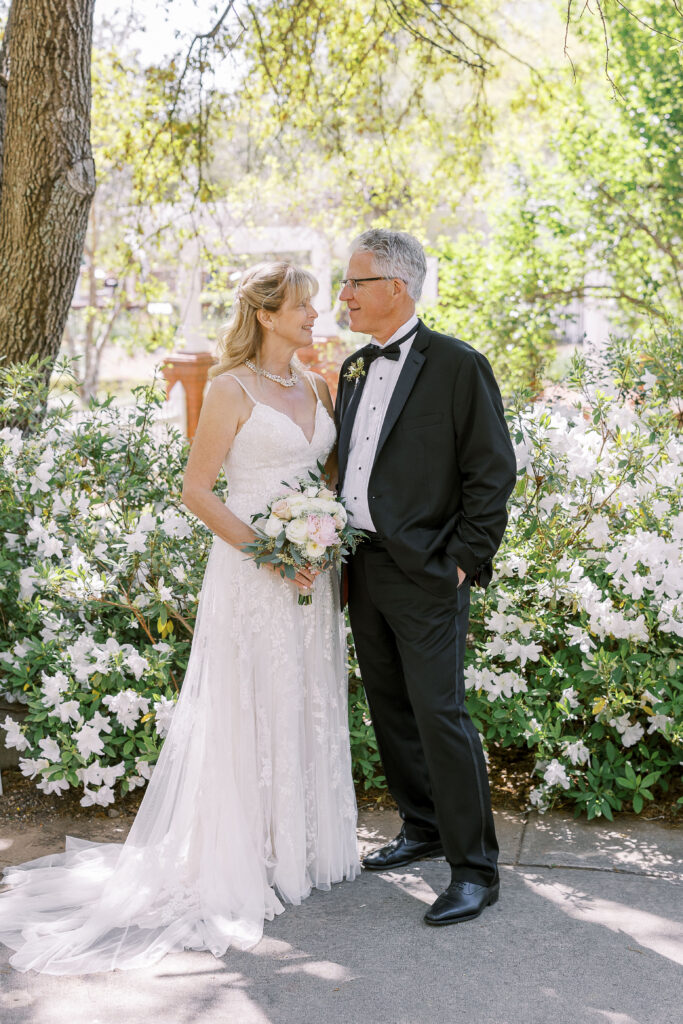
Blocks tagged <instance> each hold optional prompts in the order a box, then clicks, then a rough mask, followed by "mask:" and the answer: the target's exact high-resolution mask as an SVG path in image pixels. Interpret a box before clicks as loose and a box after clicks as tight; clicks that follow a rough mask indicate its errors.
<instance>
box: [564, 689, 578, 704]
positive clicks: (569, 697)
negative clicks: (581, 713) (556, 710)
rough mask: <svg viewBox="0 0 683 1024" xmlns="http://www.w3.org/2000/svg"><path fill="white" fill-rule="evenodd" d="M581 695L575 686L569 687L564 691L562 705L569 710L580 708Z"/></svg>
mask: <svg viewBox="0 0 683 1024" xmlns="http://www.w3.org/2000/svg"><path fill="white" fill-rule="evenodd" d="M578 698H579V695H578V693H577V692H576V690H575V689H574V687H573V686H568V687H567V689H566V690H563V691H562V696H561V697H560V704H564V705H565V706H566V707H568V708H578V706H579V699H578Z"/></svg>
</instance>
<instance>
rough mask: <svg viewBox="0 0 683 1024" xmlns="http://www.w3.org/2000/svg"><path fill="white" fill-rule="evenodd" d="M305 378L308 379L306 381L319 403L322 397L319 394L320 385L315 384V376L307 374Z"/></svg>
mask: <svg viewBox="0 0 683 1024" xmlns="http://www.w3.org/2000/svg"><path fill="white" fill-rule="evenodd" d="M304 376H305V377H306V380H307V381H308V383H309V384H310V385H311V387H312V388H313V393H314V394H315V397H316V398H317V399H318V401H321V398H320V395H319V394H318V385H317V384H316V382H315V374H313V373H308V372H306V373H305V374H304Z"/></svg>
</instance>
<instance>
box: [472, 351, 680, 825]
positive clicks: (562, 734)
mask: <svg viewBox="0 0 683 1024" xmlns="http://www.w3.org/2000/svg"><path fill="white" fill-rule="evenodd" d="M657 351H658V352H660V353H661V352H662V346H660V348H659V349H658V350H656V351H655V353H654V354H652V355H651V356H650V357H649V358H647V359H645V358H643V356H642V352H640V351H639V349H638V347H637V346H635V345H630V346H629V345H624V344H622V345H615V347H614V348H613V350H612V351H611V353H610V357H609V365H608V367H607V369H608V370H610V371H611V373H610V374H609V376H608V375H607V374H606V371H605V367H604V366H603V367H602V368H599V367H598V368H596V367H593V368H591V367H589V366H588V365H587V363H586V361H585V360H583V359H580V358H579V359H576V360H575V362H574V366H573V370H572V373H571V375H570V380H569V382H568V387H569V391H568V392H567V395H565V396H564V397H563V399H562V406H561V407H560V408H558V407H557V406H553V405H548V404H543V403H542V402H539V403H538V404H534V405H529V406H527V407H525V408H521V409H519V410H517V411H516V412H514V413H513V414H512V415H511V417H510V430H511V434H512V438H513V442H514V443H515V446H516V453H517V459H518V471H519V480H518V485H517V488H516V490H515V493H514V495H513V498H512V501H511V506H510V523H509V526H508V530H507V533H506V536H505V540H504V543H503V546H502V548H501V550H500V552H499V554H498V557H497V559H496V574H495V577H494V582H493V584H492V585H491V587H490V588H489V589H488V590H487V591H486V593H483V592H481V591H478V592H476V593H474V594H473V605H472V620H471V631H472V641H473V642H472V645H471V647H470V649H469V653H468V664H467V668H466V683H467V687H468V690H469V695H468V707H469V709H470V711H471V713H472V715H473V718H474V720H475V722H476V724H477V727H478V728H479V730H480V732H481V733H482V734H483V735H484V737H485V740H489V741H494V742H497V743H501V744H503V745H505V746H508V745H511V744H514V745H522V744H527V745H528V746H529V747H533V748H535V751H536V754H537V762H536V767H535V774H536V777H537V784H536V786H535V788H534V789H533V790H532V793H531V801H532V803H533V804H534V805H536V806H537V807H538V808H540V809H545V808H547V807H550V806H552V804H553V803H554V802H556V801H557V800H558V799H559V798H561V799H563V800H565V801H567V800H568V801H571V802H573V803H574V804H575V806H576V809H577V813H578V811H579V810H585V811H587V814H588V817H589V818H592V817H595V816H599V815H605V816H606V817H607V818H611V817H612V812H613V811H620V810H622V809H624V810H626V809H628V810H631V809H632V810H633V811H635V812H637V813H638V812H640V811H641V810H642V808H643V806H644V804H645V802H646V801H647V800H651V799H653V798H654V796H655V795H656V794H657V792H660V793H661V791H666V790H667V789H668V786H669V784H670V780H671V779H672V778H673V775H674V772H675V771H676V770H677V766H678V765H679V764H680V761H681V736H682V731H683V730H682V727H681V712H682V711H683V660H682V659H681V637H683V561H682V554H683V509H682V506H681V496H682V491H683V442H682V438H681V434H680V432H679V428H680V421H681V413H682V411H683V409H682V407H681V403H680V387H681V382H682V380H683V377H682V376H681V373H682V371H683V366H681V362H682V360H681V357H680V351H681V344H680V335H679V336H676V335H675V334H674V335H673V336H672V337H670V338H667V339H666V345H665V347H664V359H665V362H664V363H663V364H662V365H663V366H665V367H667V368H668V369H663V370H662V372H661V373H660V374H659V375H658V374H657V373H656V372H653V370H657V366H658V360H657V358H656V354H657ZM676 365H677V366H678V374H677V375H676V374H675V373H673V374H672V373H671V372H670V371H671V368H672V366H673V367H675V366H676ZM676 376H677V381H676ZM674 381H675V382H676V386H674V385H673V383H672V382H674ZM676 387H677V388H678V392H677V391H676Z"/></svg>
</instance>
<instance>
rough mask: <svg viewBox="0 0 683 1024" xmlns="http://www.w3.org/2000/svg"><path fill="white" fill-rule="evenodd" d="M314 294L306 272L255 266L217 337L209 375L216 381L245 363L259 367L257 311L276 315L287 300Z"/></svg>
mask: <svg viewBox="0 0 683 1024" xmlns="http://www.w3.org/2000/svg"><path fill="white" fill-rule="evenodd" d="M317 290H318V282H317V281H316V279H315V278H314V277H313V275H312V274H309V273H308V271H307V270H303V269H302V268H301V267H297V266H295V265H294V264H293V263H287V262H285V261H284V260H278V261H273V262H272V263H257V265H256V266H255V267H250V268H249V270H246V271H245V272H244V274H243V275H242V279H241V280H240V283H239V286H238V288H237V294H236V296H235V302H234V305H233V307H232V313H231V314H230V318H229V320H228V321H227V323H225V324H224V325H223V327H222V329H221V332H220V334H219V336H218V353H217V354H218V363H217V365H216V366H214V367H212V369H211V370H210V371H209V376H210V377H217V376H218V375H219V374H221V373H225V372H226V370H232V369H233V367H235V366H240V365H241V364H242V363H243V362H244V360H245V359H255V360H256V364H257V365H258V363H259V353H260V349H261V342H262V340H263V328H262V326H261V324H260V322H259V319H258V317H257V315H256V314H257V313H258V311H259V310H260V309H265V310H267V311H268V312H270V313H277V311H278V310H279V309H281V308H282V306H283V304H284V303H285V302H286V301H287V299H292V300H293V301H294V302H303V301H305V300H306V299H310V297H311V296H312V295H315V293H316V292H317Z"/></svg>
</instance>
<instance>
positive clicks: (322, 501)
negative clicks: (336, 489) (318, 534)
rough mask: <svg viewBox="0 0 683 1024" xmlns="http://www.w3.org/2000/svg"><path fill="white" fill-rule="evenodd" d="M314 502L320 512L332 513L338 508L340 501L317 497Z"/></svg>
mask: <svg viewBox="0 0 683 1024" xmlns="http://www.w3.org/2000/svg"><path fill="white" fill-rule="evenodd" d="M314 504H315V507H316V508H317V509H318V510H319V511H320V512H328V513H329V514H330V515H332V514H333V513H334V512H335V511H336V509H337V505H338V502H336V501H333V500H330V499H329V498H317V499H316V501H315V502H314Z"/></svg>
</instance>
